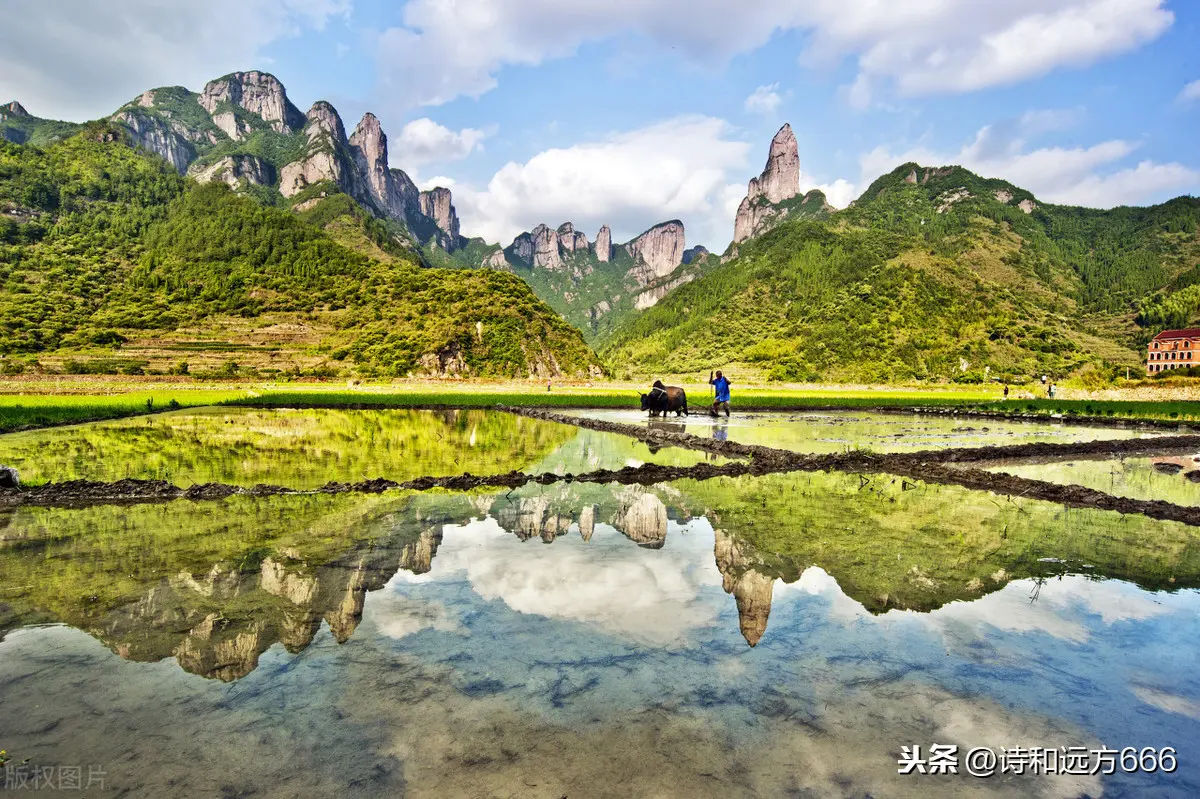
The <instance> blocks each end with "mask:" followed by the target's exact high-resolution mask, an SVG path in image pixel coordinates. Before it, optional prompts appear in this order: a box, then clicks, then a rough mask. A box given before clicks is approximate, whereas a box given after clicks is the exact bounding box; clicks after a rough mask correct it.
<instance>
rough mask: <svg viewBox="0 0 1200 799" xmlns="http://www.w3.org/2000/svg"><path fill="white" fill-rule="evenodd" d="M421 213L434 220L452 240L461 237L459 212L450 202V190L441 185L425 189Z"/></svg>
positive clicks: (422, 193)
mask: <svg viewBox="0 0 1200 799" xmlns="http://www.w3.org/2000/svg"><path fill="white" fill-rule="evenodd" d="M420 203H421V213H423V214H425V216H427V217H429V218H430V219H432V220H433V222H434V224H436V225H437V226H438V230H440V231H442V232H443V233H445V234H446V235H447V236H448V237H449V238H450V240H452V241H455V242H457V241H458V239H459V231H458V214H457V213H456V212H455V210H454V205H453V204H452V203H451V202H450V190H449V189H444V188H442V187H441V186H438V187H437V188H434V189H430V190H429V191H423V192H421V194H420Z"/></svg>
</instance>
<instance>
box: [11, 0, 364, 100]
mask: <svg viewBox="0 0 1200 799" xmlns="http://www.w3.org/2000/svg"><path fill="white" fill-rule="evenodd" d="M349 7H350V0H212V1H211V2H196V0H189V2H173V3H163V2H161V0H126V1H125V2H120V3H95V2H92V0H59V1H58V2H53V3H46V2H38V0H8V1H7V2H5V3H3V4H0V97H4V98H5V100H3V101H0V102H7V101H8V100H9V99H15V100H20V101H21V102H22V103H23V104H24V105H25V106H26V108H28V109H29V111H30V113H33V114H36V115H38V116H44V117H52V118H65V119H76V120H82V119H89V118H96V117H100V116H105V115H107V114H109V113H111V112H112V111H114V110H116V109H117V107H119V106H120V105H121V104H122V103H125V102H127V101H128V100H130V99H131V98H133V97H134V96H136V95H137V94H138V93H140V92H142V91H144V90H145V89H148V88H153V87H155V86H163V85H171V84H180V85H184V86H188V87H190V88H193V89H196V88H199V87H200V86H202V85H203V84H204V83H205V82H206V81H208V80H211V79H212V78H214V77H217V76H219V75H222V74H224V73H226V72H231V71H234V70H237V69H252V68H254V67H255V66H258V65H261V64H262V63H263V59H262V57H261V55H260V53H261V50H262V47H263V46H264V45H266V44H268V43H270V42H272V41H275V40H277V39H280V38H284V37H288V36H293V35H296V34H298V33H300V32H301V31H302V30H304V29H306V28H314V29H320V28H322V27H324V26H325V24H326V23H327V22H328V21H329V20H330V19H331V18H333V17H335V16H339V15H344V14H346V13H347V12H348V11H349Z"/></svg>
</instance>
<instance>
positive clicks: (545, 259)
mask: <svg viewBox="0 0 1200 799" xmlns="http://www.w3.org/2000/svg"><path fill="white" fill-rule="evenodd" d="M530 236H531V237H532V240H533V266H534V268H538V267H541V268H542V269H549V270H551V271H557V270H559V269H562V267H563V262H562V258H561V256H560V255H559V252H558V249H559V240H558V231H557V230H553V229H551V228H549V227H547V226H545V225H538V226H537V227H535V228H534V229H533V230H532V231H531V232H530ZM518 238H519V237H518ZM513 244H514V245H515V244H516V242H515V241H514V242H513Z"/></svg>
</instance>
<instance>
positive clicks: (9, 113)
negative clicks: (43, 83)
mask: <svg viewBox="0 0 1200 799" xmlns="http://www.w3.org/2000/svg"><path fill="white" fill-rule="evenodd" d="M27 116H29V112H28V111H26V110H25V106H23V105H21V104H20V103H18V102H17V101H16V100H13V101H12V102H11V103H8V104H7V105H0V119H7V118H8V117H27Z"/></svg>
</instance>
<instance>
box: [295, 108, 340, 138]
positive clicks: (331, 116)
mask: <svg viewBox="0 0 1200 799" xmlns="http://www.w3.org/2000/svg"><path fill="white" fill-rule="evenodd" d="M304 118H305V126H304V133H305V134H306V135H307V136H308V140H309V142H314V141H317V140H319V139H321V138H322V137H329V139H330V140H331V141H333V142H338V143H342V144H344V143H345V142H346V127H345V125H343V124H342V118H341V116H340V115H339V114H338V112H337V109H336V108H334V107H333V106H332V105H331V104H329V103H327V102H325V101H324V100H318V101H317V102H315V103H313V105H312V108H310V109H308V113H307V114H305V116H304Z"/></svg>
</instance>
